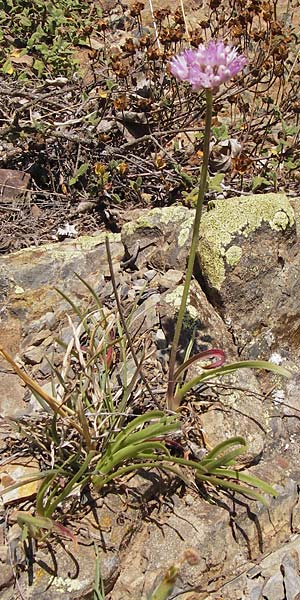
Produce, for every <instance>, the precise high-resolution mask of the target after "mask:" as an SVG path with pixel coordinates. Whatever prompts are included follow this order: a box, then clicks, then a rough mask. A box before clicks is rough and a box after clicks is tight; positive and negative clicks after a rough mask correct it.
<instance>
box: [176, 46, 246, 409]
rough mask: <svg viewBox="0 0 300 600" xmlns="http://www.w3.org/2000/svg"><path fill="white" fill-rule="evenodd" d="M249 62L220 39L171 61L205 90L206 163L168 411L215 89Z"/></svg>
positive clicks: (178, 71)
mask: <svg viewBox="0 0 300 600" xmlns="http://www.w3.org/2000/svg"><path fill="white" fill-rule="evenodd" d="M246 63H247V60H246V58H245V57H244V56H243V55H239V54H238V52H237V49H236V48H232V47H231V46H225V44H224V43H223V42H221V41H217V42H214V41H210V42H209V43H208V44H207V46H205V45H204V44H200V46H199V47H198V48H197V50H185V51H184V52H183V53H182V54H180V55H178V56H176V57H174V58H173V59H172V60H171V63H170V70H171V73H172V75H174V77H176V79H179V80H180V81H186V82H188V83H190V84H191V86H192V88H193V89H194V90H195V91H199V90H202V89H205V93H206V114H205V131H204V145H203V162H202V167H201V174H200V181H199V192H198V198H197V206H196V214H195V220H194V227H193V235H192V242H191V248H190V254H189V260H188V265H187V270H186V277H185V283H184V288H183V294H182V298H181V305H180V308H179V313H178V317H177V322H176V326H175V333H174V339H173V343H172V348H171V354H170V362H169V376H168V388H167V405H168V409H169V410H176V409H177V408H178V401H177V400H176V399H175V398H174V388H175V377H174V373H175V365H176V354H177V349H178V344H179V338H180V333H181V329H182V323H183V318H184V314H185V311H186V305H187V300H188V295H189V291H190V285H191V280H192V276H193V271H194V263H195V256H196V252H197V247H198V243H199V229H200V221H201V215H202V207H203V201H204V196H205V189H206V180H207V170H208V160H209V143H210V134H211V121H212V109H213V93H214V92H215V91H216V90H218V88H219V86H220V85H221V84H222V83H225V82H226V81H228V80H229V79H230V78H231V77H233V76H234V75H236V74H237V73H238V71H240V70H241V69H243V68H244V67H245V65H246Z"/></svg>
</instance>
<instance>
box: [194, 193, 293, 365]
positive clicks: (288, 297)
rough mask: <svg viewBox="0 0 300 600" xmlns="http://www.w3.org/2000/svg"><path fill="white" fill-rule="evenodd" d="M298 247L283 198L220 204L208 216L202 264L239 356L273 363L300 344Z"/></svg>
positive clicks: (203, 229) (201, 248) (233, 200)
mask: <svg viewBox="0 0 300 600" xmlns="http://www.w3.org/2000/svg"><path fill="white" fill-rule="evenodd" d="M299 256H300V255H299V244H298V242H297V236H296V226H295V218H294V212H293V209H292V207H291V205H290V203H289V201H288V199H287V198H286V196H285V195H284V194H265V195H253V196H247V197H241V198H230V199H228V200H222V201H220V202H218V204H217V205H216V207H215V208H214V209H213V210H211V211H209V212H208V213H207V214H206V215H204V217H203V221H202V227H201V236H200V244H199V253H198V257H199V264H200V269H201V274H202V277H203V280H204V282H205V283H204V285H205V287H206V289H207V291H208V296H209V298H210V300H211V301H212V302H213V304H214V305H215V306H216V307H217V308H218V309H219V310H220V312H221V314H222V316H223V318H225V322H226V324H227V326H228V327H229V329H230V330H231V331H232V333H233V335H234V337H235V340H236V342H237V345H238V347H239V349H240V352H241V353H242V354H243V355H244V356H248V357H251V358H269V356H270V354H271V352H272V351H274V350H278V348H279V347H280V348H281V349H282V348H284V347H286V348H287V349H288V350H289V351H291V352H292V355H293V356H295V355H298V353H299V342H300V309H299V306H300V269H299Z"/></svg>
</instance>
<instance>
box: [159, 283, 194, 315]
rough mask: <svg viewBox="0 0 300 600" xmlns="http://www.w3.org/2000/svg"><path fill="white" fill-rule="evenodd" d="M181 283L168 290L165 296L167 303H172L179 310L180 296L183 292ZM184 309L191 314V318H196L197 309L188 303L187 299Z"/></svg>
mask: <svg viewBox="0 0 300 600" xmlns="http://www.w3.org/2000/svg"><path fill="white" fill-rule="evenodd" d="M183 287H184V286H183V285H179V286H178V287H177V288H176V289H175V290H172V292H169V293H168V294H166V296H165V301H166V302H167V304H172V305H173V306H174V308H175V309H176V310H179V308H180V304H181V298H182V294H183ZM186 311H187V312H188V313H189V314H190V315H191V317H192V318H193V319H197V317H198V311H197V309H196V308H195V307H194V306H192V304H190V303H189V299H188V301H187V306H186Z"/></svg>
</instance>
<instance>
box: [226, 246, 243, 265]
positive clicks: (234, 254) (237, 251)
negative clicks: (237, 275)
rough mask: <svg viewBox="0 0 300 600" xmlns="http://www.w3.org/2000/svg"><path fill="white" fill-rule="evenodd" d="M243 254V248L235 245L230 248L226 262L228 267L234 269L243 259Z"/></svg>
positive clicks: (227, 251)
mask: <svg viewBox="0 0 300 600" xmlns="http://www.w3.org/2000/svg"><path fill="white" fill-rule="evenodd" d="M242 254H243V251H242V248H241V247H240V246H236V245H235V244H233V246H230V247H229V248H228V250H226V252H225V257H226V262H227V263H228V265H230V266H231V267H233V266H234V265H236V264H237V263H238V262H239V260H240V259H241V257H242Z"/></svg>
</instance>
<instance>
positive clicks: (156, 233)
mask: <svg viewBox="0 0 300 600" xmlns="http://www.w3.org/2000/svg"><path fill="white" fill-rule="evenodd" d="M193 221H194V211H191V210H189V209H188V208H185V207H184V206H169V207H164V208H153V209H152V210H150V211H145V213H144V214H143V215H142V216H140V217H139V218H138V219H136V220H135V221H131V222H129V223H125V225H123V228H122V232H121V238H122V241H123V243H124V246H125V249H126V255H127V256H128V257H129V256H132V255H133V253H134V252H135V249H136V248H137V244H139V245H140V247H139V251H138V254H137V257H136V261H135V265H136V266H137V267H140V266H141V265H143V264H148V265H151V266H153V267H155V268H157V269H159V270H161V271H166V270H167V269H179V270H182V269H184V268H185V265H186V260H187V256H188V253H189V246H190V239H191V234H192V227H193ZM126 255H125V257H126Z"/></svg>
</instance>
